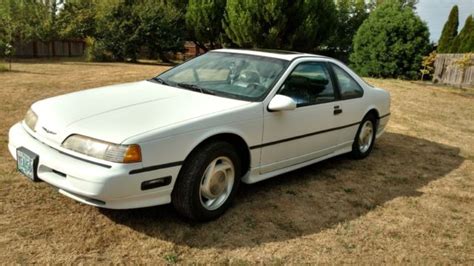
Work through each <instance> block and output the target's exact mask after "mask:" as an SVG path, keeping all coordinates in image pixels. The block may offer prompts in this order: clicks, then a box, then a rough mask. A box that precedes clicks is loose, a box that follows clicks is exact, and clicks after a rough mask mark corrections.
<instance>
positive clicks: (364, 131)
mask: <svg viewBox="0 0 474 266" xmlns="http://www.w3.org/2000/svg"><path fill="white" fill-rule="evenodd" d="M376 125H377V119H376V118H375V117H374V116H373V115H372V114H368V115H366V116H365V117H364V119H363V120H362V122H361V123H360V126H359V130H357V134H356V136H355V139H354V143H353V144H352V152H351V155H352V157H354V158H355V159H363V158H365V157H367V156H368V155H369V154H370V152H371V151H372V148H373V147H374V142H375V136H376Z"/></svg>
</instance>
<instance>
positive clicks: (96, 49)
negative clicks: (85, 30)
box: [85, 37, 112, 62]
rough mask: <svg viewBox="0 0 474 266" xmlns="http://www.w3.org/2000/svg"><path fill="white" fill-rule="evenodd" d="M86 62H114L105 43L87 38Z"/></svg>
mask: <svg viewBox="0 0 474 266" xmlns="http://www.w3.org/2000/svg"><path fill="white" fill-rule="evenodd" d="M85 41H86V51H85V55H86V60H87V61H88V62H105V61H112V55H111V54H110V52H108V51H107V49H106V47H105V45H104V43H103V42H102V41H98V40H96V39H94V38H93V37H87V38H86V40H85Z"/></svg>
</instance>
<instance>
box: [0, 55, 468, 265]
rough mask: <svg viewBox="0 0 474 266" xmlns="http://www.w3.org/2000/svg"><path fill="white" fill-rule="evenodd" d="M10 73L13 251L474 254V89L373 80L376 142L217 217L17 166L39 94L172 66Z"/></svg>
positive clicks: (62, 67) (287, 258)
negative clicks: (75, 189) (185, 217)
mask: <svg viewBox="0 0 474 266" xmlns="http://www.w3.org/2000/svg"><path fill="white" fill-rule="evenodd" d="M13 67H14V70H15V72H10V73H0V84H1V87H0V114H1V118H2V119H1V121H0V144H1V145H0V156H1V161H0V201H1V205H0V232H1V235H0V260H1V261H2V262H3V263H7V264H11V263H34V262H36V263H55V262H56V263H87V264H92V263H94V264H95V263H111V262H112V263H130V262H136V263H154V262H155V263H156V262H158V263H176V262H177V263H189V262H199V263H231V264H250V263H255V262H263V263H271V264H281V263H288V262H290V263H304V262H307V263H331V264H333V263H356V262H357V263H371V264H375V263H397V262H398V263H407V262H409V263H423V264H425V263H427V262H428V263H430V262H431V263H433V262H441V263H464V264H470V263H474V211H473V210H474V209H473V203H474V174H473V173H474V149H473V148H474V119H473V118H474V99H472V97H466V96H465V95H463V94H462V93H461V94H460V93H459V92H458V91H456V90H452V89H450V88H445V87H443V88H439V87H434V86H430V85H426V84H416V83H410V82H405V81H399V80H375V79H371V80H369V81H370V82H371V83H372V84H374V85H376V86H380V87H384V88H386V89H388V90H389V91H390V93H391V95H392V99H393V102H392V116H391V121H390V124H389V128H388V132H387V133H386V134H385V135H384V136H383V137H382V138H381V139H380V140H379V141H378V142H377V144H376V146H375V149H374V151H373V154H371V156H370V157H368V158H367V159H365V160H361V161H354V160H351V159H349V158H347V157H345V156H340V157H337V158H333V159H330V160H328V161H325V162H322V163H319V164H315V165H312V166H309V167H306V168H303V169H300V170H297V171H294V172H291V173H288V174H285V175H282V176H279V177H276V178H273V179H270V180H267V181H264V182H261V183H258V184H255V185H251V186H242V187H241V189H240V191H239V193H238V196H237V199H236V203H235V204H234V206H233V207H232V208H231V209H230V210H229V211H228V212H227V213H226V214H225V215H224V216H223V217H221V218H220V219H218V220H216V221H214V222H210V223H206V224H188V223H186V222H184V221H182V220H181V219H180V218H179V217H178V215H177V214H176V213H175V212H174V210H173V209H172V207H171V206H160V207H153V208H144V209H137V210H126V211H113V210H102V209H97V208H93V207H90V206H85V205H82V204H79V203H77V202H75V201H73V200H70V199H68V198H66V197H64V196H62V195H60V194H59V193H57V191H55V189H53V188H51V187H50V186H48V185H47V184H45V183H39V184H32V183H31V182H28V181H27V180H26V178H24V177H22V176H21V175H19V174H18V173H16V170H15V164H14V161H13V160H12V159H11V158H10V155H9V154H8V151H7V147H6V145H7V141H8V140H7V133H8V128H9V127H10V126H11V125H13V124H14V123H15V122H16V121H18V120H20V119H22V117H23V115H24V113H25V112H26V110H27V109H28V107H29V105H31V103H33V102H34V101H36V100H39V99H42V98H45V97H50V96H54V95H58V94H63V93H66V92H70V91H76V90H81V89H85V88H91V87H97V86H102V85H108V84H114V83H120V82H129V81H135V80H143V79H145V78H149V77H152V76H153V75H154V74H156V73H158V72H161V71H163V70H164V69H165V68H164V67H159V66H153V65H136V64H133V65H132V64H112V63H110V64H89V63H83V62H48V61H42V62H39V63H37V62H36V63H35V62H22V63H16V64H14V66H13Z"/></svg>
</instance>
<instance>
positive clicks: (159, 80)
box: [151, 77, 170, 86]
mask: <svg viewBox="0 0 474 266" xmlns="http://www.w3.org/2000/svg"><path fill="white" fill-rule="evenodd" d="M151 80H152V81H154V82H158V83H160V84H163V85H167V86H169V85H170V84H169V83H168V82H166V81H165V80H164V79H162V78H160V77H154V78H152V79H151Z"/></svg>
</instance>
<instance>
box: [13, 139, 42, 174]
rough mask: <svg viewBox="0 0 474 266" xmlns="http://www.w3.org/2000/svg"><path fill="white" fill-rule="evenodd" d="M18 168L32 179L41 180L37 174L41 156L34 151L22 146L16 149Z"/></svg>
mask: <svg viewBox="0 0 474 266" xmlns="http://www.w3.org/2000/svg"><path fill="white" fill-rule="evenodd" d="M16 158H17V169H18V171H20V173H22V174H23V175H25V176H26V177H28V178H29V179H30V180H32V181H35V182H36V181H39V179H38V176H37V173H36V171H37V169H38V161H39V156H38V155H37V154H35V153H34V152H32V151H30V150H28V149H26V148H24V147H20V148H18V149H17V150H16Z"/></svg>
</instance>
